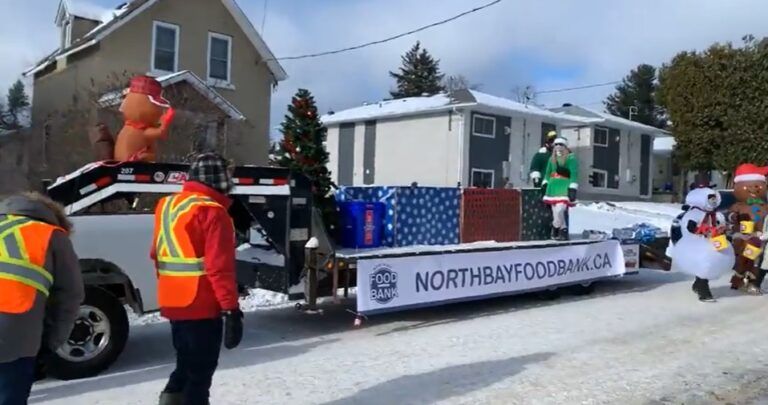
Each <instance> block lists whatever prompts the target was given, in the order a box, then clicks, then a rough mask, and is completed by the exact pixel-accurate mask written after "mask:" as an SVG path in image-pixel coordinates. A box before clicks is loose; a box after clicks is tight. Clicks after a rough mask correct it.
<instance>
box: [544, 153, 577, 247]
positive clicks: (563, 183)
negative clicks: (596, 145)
mask: <svg viewBox="0 0 768 405" xmlns="http://www.w3.org/2000/svg"><path fill="white" fill-rule="evenodd" d="M578 188H579V162H578V160H576V156H574V155H573V154H572V153H571V151H570V150H569V149H568V142H567V141H566V140H565V139H564V138H557V139H555V142H554V143H553V151H552V155H551V157H550V159H548V161H547V168H546V171H545V172H544V181H543V182H542V185H541V190H542V193H543V194H544V198H543V200H544V203H545V204H547V205H549V206H550V207H551V208H552V238H553V239H555V240H567V239H568V224H567V223H566V220H565V214H566V212H567V211H568V208H569V207H573V206H574V205H575V202H576V190H577V189H578Z"/></svg>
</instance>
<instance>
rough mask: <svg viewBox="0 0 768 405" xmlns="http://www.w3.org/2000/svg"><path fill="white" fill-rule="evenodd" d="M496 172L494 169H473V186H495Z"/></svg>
mask: <svg viewBox="0 0 768 405" xmlns="http://www.w3.org/2000/svg"><path fill="white" fill-rule="evenodd" d="M494 174H495V173H494V172H493V170H486V169H472V184H471V187H477V188H493V180H494V178H493V177H494Z"/></svg>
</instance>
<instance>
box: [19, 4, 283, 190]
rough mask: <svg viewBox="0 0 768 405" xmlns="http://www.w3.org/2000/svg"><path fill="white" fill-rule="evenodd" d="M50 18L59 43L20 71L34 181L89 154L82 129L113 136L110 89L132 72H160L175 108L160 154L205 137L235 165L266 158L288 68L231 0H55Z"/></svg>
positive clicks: (169, 155)
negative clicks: (92, 3)
mask: <svg viewBox="0 0 768 405" xmlns="http://www.w3.org/2000/svg"><path fill="white" fill-rule="evenodd" d="M115 2H116V3H117V0H116V1H115ZM55 23H56V25H57V26H58V27H59V28H60V32H61V39H60V43H59V44H58V49H57V50H56V51H54V52H53V53H51V54H50V55H49V56H48V57H46V58H45V59H43V60H42V61H40V62H39V63H38V64H36V65H35V66H33V67H32V68H30V69H29V70H28V71H27V72H25V76H28V77H29V76H31V77H33V78H34V93H33V103H32V104H33V105H32V128H31V134H30V135H31V136H30V143H31V149H30V153H31V156H39V157H40V159H39V162H40V164H39V165H35V164H33V165H31V166H34V168H37V169H39V170H38V172H39V173H37V175H35V174H33V175H32V176H31V177H32V178H36V179H39V178H41V177H44V176H53V177H56V176H59V175H62V174H63V172H64V171H69V170H72V169H74V168H76V167H79V166H81V165H82V164H84V163H87V162H89V161H91V160H92V154H91V151H90V144H89V140H88V130H89V129H90V128H92V127H93V125H94V124H96V123H97V122H104V123H106V124H107V125H108V126H109V127H110V130H111V131H112V133H113V134H117V132H118V131H119V129H120V121H121V120H120V117H119V113H118V112H117V106H118V105H119V100H116V96H115V95H117V97H118V98H119V94H120V91H121V90H122V89H124V88H125V87H126V84H127V82H128V80H129V79H130V77H131V76H133V75H136V74H148V75H151V76H155V77H157V78H158V79H159V80H160V81H161V83H163V86H164V88H165V90H164V92H165V95H166V97H167V98H168V99H169V100H170V101H171V102H172V104H173V105H174V107H175V108H176V109H177V110H178V111H179V112H180V114H179V115H177V117H181V118H179V119H177V120H176V121H175V122H174V127H173V129H172V131H171V135H170V140H169V141H168V142H167V143H166V144H164V145H163V144H161V154H162V158H163V159H167V160H175V159H176V158H178V157H179V156H182V155H183V154H185V153H186V152H189V151H190V150H191V149H192V147H193V145H195V144H200V143H201V142H202V143H204V144H206V145H208V146H209V147H214V148H216V149H220V150H223V151H224V152H225V153H227V155H228V156H229V157H231V158H234V159H235V160H236V161H237V162H238V163H248V164H265V163H266V162H267V156H268V149H269V133H268V132H269V116H270V114H269V109H270V101H271V95H272V92H273V89H274V87H275V86H276V85H277V83H278V82H279V81H282V80H285V79H286V78H287V75H286V72H285V71H284V70H283V68H282V67H281V66H280V64H279V63H278V62H277V61H276V60H275V58H274V55H273V54H272V52H271V51H270V49H269V47H268V46H267V45H266V43H265V42H264V41H263V39H262V38H261V36H260V35H259V34H258V32H256V30H255V28H254V27H253V25H252V24H251V22H250V21H249V20H248V18H247V17H246V15H245V14H244V13H243V11H242V10H241V9H240V8H239V6H238V5H237V4H236V3H235V1H234V0H133V1H130V2H128V3H125V4H123V5H121V6H119V7H118V8H117V9H114V10H103V11H101V12H100V11H99V10H94V9H93V8H83V7H82V5H81V4H78V3H77V1H76V0H61V2H60V3H59V8H58V12H57V15H56V21H55ZM201 140H202V141H201ZM30 169H31V170H32V169H33V168H32V167H31V168H30Z"/></svg>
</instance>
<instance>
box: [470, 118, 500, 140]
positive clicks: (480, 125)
mask: <svg viewBox="0 0 768 405" xmlns="http://www.w3.org/2000/svg"><path fill="white" fill-rule="evenodd" d="M472 135H476V136H484V137H486V138H494V137H495V136H496V118H493V117H486V116H485V115H475V116H474V118H472Z"/></svg>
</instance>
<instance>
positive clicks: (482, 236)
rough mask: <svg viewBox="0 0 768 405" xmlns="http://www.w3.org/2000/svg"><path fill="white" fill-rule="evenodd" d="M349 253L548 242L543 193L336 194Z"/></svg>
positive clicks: (376, 190) (415, 190)
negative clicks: (437, 246) (466, 244)
mask: <svg viewBox="0 0 768 405" xmlns="http://www.w3.org/2000/svg"><path fill="white" fill-rule="evenodd" d="M336 200H337V202H338V206H339V211H340V219H341V221H340V223H341V228H342V229H341V240H340V243H341V245H342V247H344V248H355V249H361V248H374V247H381V246H389V247H403V246H415V245H454V244H459V243H472V242H479V241H496V242H512V241H523V240H545V239H548V238H549V234H550V231H549V229H550V224H551V220H552V214H551V212H550V210H549V209H548V208H547V207H546V206H545V205H544V204H543V203H542V202H541V192H540V191H539V190H538V189H479V188H467V189H461V188H455V187H421V186H394V187H388V186H350V187H342V188H341V189H340V190H338V191H337V193H336Z"/></svg>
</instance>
